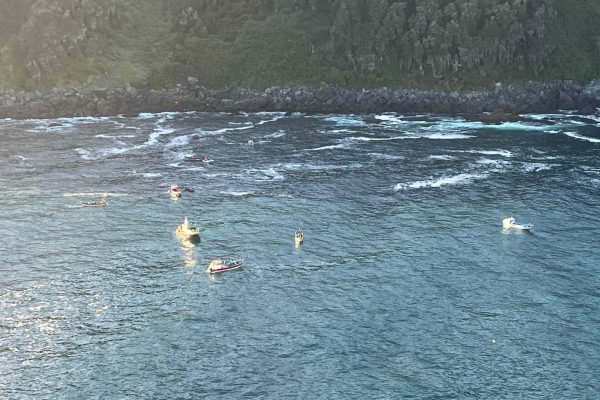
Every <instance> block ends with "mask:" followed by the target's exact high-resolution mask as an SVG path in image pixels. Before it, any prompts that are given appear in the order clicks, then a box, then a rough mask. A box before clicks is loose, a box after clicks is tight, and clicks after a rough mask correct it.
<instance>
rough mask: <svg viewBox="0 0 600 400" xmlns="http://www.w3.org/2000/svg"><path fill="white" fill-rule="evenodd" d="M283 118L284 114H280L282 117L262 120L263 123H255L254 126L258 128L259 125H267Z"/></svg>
mask: <svg viewBox="0 0 600 400" xmlns="http://www.w3.org/2000/svg"><path fill="white" fill-rule="evenodd" d="M284 116H285V113H284V114H282V115H277V116H276V117H274V118H271V119H266V120H264V121H260V122H257V123H256V124H255V125H256V126H260V125H264V124H268V123H270V122H275V121H279V120H280V119H282V118H283V117H284Z"/></svg>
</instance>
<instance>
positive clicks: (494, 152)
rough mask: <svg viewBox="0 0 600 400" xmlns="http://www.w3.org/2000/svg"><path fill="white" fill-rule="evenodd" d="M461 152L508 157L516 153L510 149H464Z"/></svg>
mask: <svg viewBox="0 0 600 400" xmlns="http://www.w3.org/2000/svg"><path fill="white" fill-rule="evenodd" d="M460 152H461V153H471V154H483V155H485V156H502V157H506V158H511V157H514V154H513V153H512V152H510V151H508V150H464V151H460Z"/></svg>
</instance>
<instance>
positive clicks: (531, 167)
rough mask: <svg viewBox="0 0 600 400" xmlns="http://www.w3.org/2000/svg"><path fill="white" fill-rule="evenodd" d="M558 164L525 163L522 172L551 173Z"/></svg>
mask: <svg viewBox="0 0 600 400" xmlns="http://www.w3.org/2000/svg"><path fill="white" fill-rule="evenodd" d="M556 166H558V164H546V163H523V165H522V166H521V170H522V171H524V172H540V171H549V170H551V169H552V168H553V167H556Z"/></svg>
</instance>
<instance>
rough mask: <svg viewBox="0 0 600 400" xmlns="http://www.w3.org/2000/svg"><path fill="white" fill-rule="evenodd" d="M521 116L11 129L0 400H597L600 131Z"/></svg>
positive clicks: (2, 260)
mask: <svg viewBox="0 0 600 400" xmlns="http://www.w3.org/2000/svg"><path fill="white" fill-rule="evenodd" d="M531 117H533V118H537V119H539V123H511V124H504V125H499V126H488V125H483V124H480V123H474V122H466V121H463V120H461V119H458V118H450V117H444V116H435V115H412V116H399V115H391V114H390V115H381V116H378V118H379V119H381V121H382V123H381V124H377V125H366V124H364V123H363V122H362V119H361V118H360V117H358V116H353V115H324V116H318V115H317V116H306V115H290V116H285V115H283V114H276V113H274V114H250V115H227V114H200V113H189V114H157V115H141V116H139V117H137V118H122V117H115V118H79V119H61V120H51V121H49V120H29V121H12V120H4V121H0V138H1V140H2V146H1V148H0V186H1V187H2V192H1V194H0V229H1V231H2V233H3V235H2V240H0V398H7V399H30V398H31V399H33V398H35V399H79V398H81V399H88V398H99V399H108V398H110V399H113V398H114V399H125V398H135V399H144V398H148V399H197V398H242V397H247V398H268V399H280V398H329V399H337V398H339V399H347V398H356V399H363V398H399V399H400V398H407V399H410V398H414V399H420V398H440V399H450V398H458V399H463V398H495V399H514V398H519V399H538V398H539V399H542V398H543V399H548V398H556V399H564V398H596V397H598V396H599V393H600V385H599V383H598V379H597V377H598V376H599V374H600V346H599V345H598V337H600V250H599V247H598V244H597V239H598V237H600V201H599V196H598V195H599V193H600V127H599V125H600V118H598V117H596V116H587V117H575V116H572V115H569V114H564V115H547V116H531ZM249 141H252V142H253V144H249ZM205 154H206V155H209V156H210V157H211V158H212V159H214V160H215V162H214V164H212V165H204V164H203V163H202V162H199V161H198V159H199V158H201V157H202V156H203V155H205ZM172 183H178V184H179V185H182V186H185V187H189V188H193V189H194V192H193V193H185V194H184V197H183V198H182V199H181V200H179V201H173V200H171V199H170V198H169V196H168V194H167V193H166V191H167V188H168V186H169V185H170V184H172ZM101 194H106V196H107V197H106V198H107V201H108V207H106V208H84V207H81V204H82V202H83V201H87V200H91V199H95V198H98V197H99V196H100V195H101ZM184 216H188V217H189V218H190V220H192V221H193V222H195V223H196V224H197V225H198V226H199V228H200V230H201V236H202V241H201V243H200V244H199V245H197V246H195V247H189V246H185V245H184V244H182V243H181V242H180V241H179V240H178V239H177V238H176V237H175V235H174V234H173V231H174V229H175V227H176V226H177V225H178V224H179V223H180V222H181V221H182V219H183V217H184ZM508 216H514V217H516V218H517V219H518V220H520V221H523V222H529V221H531V222H533V223H534V226H535V228H534V232H533V233H532V234H522V233H518V232H503V231H502V229H501V221H502V219H503V218H505V217H508ZM298 227H303V228H304V230H305V235H306V236H305V238H306V239H305V244H304V245H303V246H302V247H300V248H295V246H294V243H293V234H294V231H295V229H296V228H298ZM234 255H240V256H242V257H244V258H245V259H246V267H245V268H244V269H242V270H239V271H235V272H231V273H227V274H222V275H220V276H215V277H212V276H208V275H207V274H206V273H205V272H204V270H205V269H206V266H207V264H208V262H209V261H210V259H212V258H214V257H219V256H222V257H227V256H234Z"/></svg>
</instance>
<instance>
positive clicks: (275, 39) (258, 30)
mask: <svg viewBox="0 0 600 400" xmlns="http://www.w3.org/2000/svg"><path fill="white" fill-rule="evenodd" d="M598 20H600V3H598V2H597V1H595V0H578V1H577V2H565V1H557V0H418V1H417V0H403V1H398V0H318V1H316V0H239V1H231V2H221V1H212V0H128V1H118V0H2V1H1V2H0V89H16V90H21V89H25V90H29V91H35V90H38V89H52V88H54V87H57V88H60V89H64V88H68V87H78V88H83V87H98V86H101V87H109V88H110V87H124V86H125V85H127V84H132V85H134V86H136V87H145V88H155V89H156V88H165V87H173V86H174V85H176V84H177V83H181V82H184V81H185V79H186V78H187V77H188V76H195V77H197V78H198V80H199V81H200V83H201V84H202V85H204V86H206V87H209V88H213V89H216V88H224V87H236V86H237V87H251V88H257V89H258V88H260V89H264V88H265V87H269V86H272V85H302V84H308V85H317V86H318V85H320V84H321V83H327V84H340V85H344V86H348V87H379V86H389V87H426V88H442V89H447V90H453V89H468V88H473V87H488V88H489V87H493V85H494V84H495V83H496V82H497V81H503V82H513V83H514V82H527V81H529V80H532V79H535V80H546V81H548V80H552V79H557V78H558V79H562V80H565V79H578V80H581V81H589V80H590V79H592V78H594V77H597V75H598V74H599V72H598V71H600V55H599V54H600V25H599V24H597V21H598Z"/></svg>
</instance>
